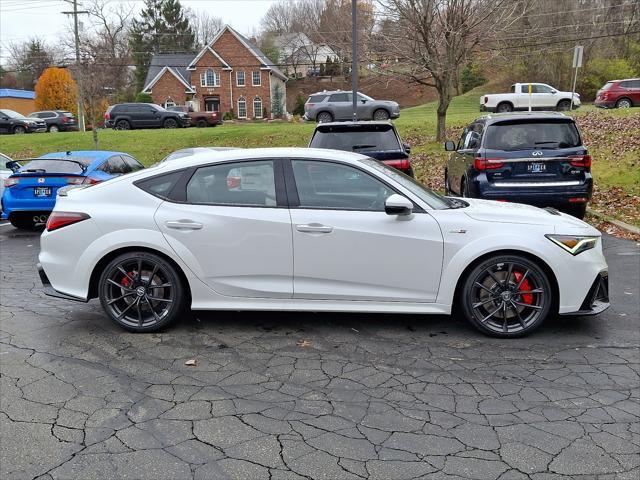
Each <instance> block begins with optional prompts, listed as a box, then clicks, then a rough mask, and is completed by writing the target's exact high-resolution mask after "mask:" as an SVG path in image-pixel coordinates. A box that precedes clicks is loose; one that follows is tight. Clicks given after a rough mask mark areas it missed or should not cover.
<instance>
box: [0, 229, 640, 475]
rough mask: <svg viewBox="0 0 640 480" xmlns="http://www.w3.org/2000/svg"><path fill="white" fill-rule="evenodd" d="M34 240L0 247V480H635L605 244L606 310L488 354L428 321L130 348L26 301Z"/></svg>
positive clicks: (95, 324)
mask: <svg viewBox="0 0 640 480" xmlns="http://www.w3.org/2000/svg"><path fill="white" fill-rule="evenodd" d="M38 241H39V234H38V232H19V231H17V230H14V229H13V228H12V227H4V228H2V229H1V230H0V252H1V254H2V262H1V274H2V279H1V281H2V284H1V287H0V288H1V290H0V303H1V317H0V343H1V345H0V368H1V371H0V373H1V377H0V382H1V383H0V432H1V439H0V440H1V445H0V478H2V479H4V480H10V479H28V478H38V479H42V480H45V479H47V480H49V479H71V478H74V479H83V480H85V479H93V478H95V479H111V478H113V479H120V478H128V479H172V480H173V479H183V478H184V479H191V478H193V479H250V480H259V479H272V480H285V479H291V480H293V479H303V478H308V479H329V480H338V479H362V478H370V479H382V480H392V479H417V478H423V479H440V478H442V479H449V478H451V479H453V478H482V479H491V478H496V479H498V478H499V479H520V478H534V479H556V478H572V479H575V478H602V479H609V478H612V479H613V478H620V479H625V478H629V479H638V478H639V476H640V423H639V420H640V398H639V397H640V393H639V387H640V382H639V373H640V369H639V363H640V350H639V345H640V343H639V339H640V327H639V321H640V320H639V317H640V311H639V310H640V308H639V305H638V303H639V302H638V298H639V296H638V294H639V285H640V278H639V277H640V249H639V248H638V244H636V243H634V242H629V241H624V240H619V239H615V238H612V237H607V238H605V252H606V255H607V259H608V261H609V268H610V276H611V277H610V281H611V297H612V301H613V306H612V307H611V309H609V310H608V311H607V312H605V313H604V314H602V315H600V316H598V317H582V318H561V319H554V320H552V321H549V322H548V323H547V324H546V325H545V326H543V327H542V329H541V330H540V331H539V332H538V333H535V334H534V335H532V336H530V337H527V338H524V339H518V340H511V341H504V340H498V339H490V338H486V337H484V336H481V335H480V334H479V333H477V332H476V331H475V330H474V329H473V328H471V327H470V326H468V325H467V324H466V323H463V322H459V321H455V320H453V319H450V318H448V317H442V316H439V317H431V316H411V315H364V314H362V315H360V314H358V315H356V314H314V313H286V314H285V313H279V312H278V313H276V312H274V313H265V312H253V313H238V312H219V313H214V312H209V313H200V312H199V313H197V314H196V315H194V316H193V317H189V318H185V319H183V321H181V322H180V323H179V324H177V325H176V326H175V327H173V328H171V329H169V330H167V331H165V332H162V333H158V334H144V335H142V334H138V335H136V334H130V333H127V332H125V331H123V330H121V329H119V328H118V327H116V326H115V325H113V324H112V323H111V322H110V321H109V320H108V319H107V318H106V316H105V315H103V313H102V311H101V309H100V305H99V303H98V302H97V301H95V300H93V301H91V302H90V303H88V304H82V303H74V302H67V301H64V300H57V299H52V298H48V297H45V296H44V295H43V294H42V293H41V292H40V291H39V288H40V282H39V279H38V276H37V273H36V270H35V262H36V256H37V252H38ZM305 341H306V342H305ZM189 359H196V360H197V365H196V366H186V365H185V361H187V360H189Z"/></svg>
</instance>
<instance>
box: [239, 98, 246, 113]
mask: <svg viewBox="0 0 640 480" xmlns="http://www.w3.org/2000/svg"><path fill="white" fill-rule="evenodd" d="M238 118H247V100H246V99H245V98H244V97H240V98H239V99H238Z"/></svg>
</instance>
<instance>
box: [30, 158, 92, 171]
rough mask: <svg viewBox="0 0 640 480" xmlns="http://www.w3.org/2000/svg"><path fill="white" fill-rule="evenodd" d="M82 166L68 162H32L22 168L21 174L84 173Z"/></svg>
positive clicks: (43, 160) (44, 160)
mask: <svg viewBox="0 0 640 480" xmlns="http://www.w3.org/2000/svg"><path fill="white" fill-rule="evenodd" d="M82 172H83V168H82V165H80V164H78V163H76V162H71V161H68V160H46V159H42V160H31V161H30V162H27V163H26V164H24V165H23V166H22V168H21V169H20V173H82Z"/></svg>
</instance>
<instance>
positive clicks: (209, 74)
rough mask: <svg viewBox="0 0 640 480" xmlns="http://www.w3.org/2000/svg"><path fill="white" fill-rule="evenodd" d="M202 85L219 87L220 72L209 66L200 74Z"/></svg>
mask: <svg viewBox="0 0 640 480" xmlns="http://www.w3.org/2000/svg"><path fill="white" fill-rule="evenodd" d="M200 86H201V87H219V86H220V74H219V73H218V72H216V71H215V70H213V69H212V68H209V69H208V70H207V71H206V72H202V73H201V74H200Z"/></svg>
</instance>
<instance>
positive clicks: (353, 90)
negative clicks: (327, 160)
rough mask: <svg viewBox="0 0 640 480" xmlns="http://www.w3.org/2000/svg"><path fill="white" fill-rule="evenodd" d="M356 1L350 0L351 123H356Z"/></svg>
mask: <svg viewBox="0 0 640 480" xmlns="http://www.w3.org/2000/svg"><path fill="white" fill-rule="evenodd" d="M357 11H358V0H351V95H352V96H353V121H354V122H357V121H358V21H357V20H358V18H357Z"/></svg>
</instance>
